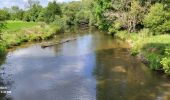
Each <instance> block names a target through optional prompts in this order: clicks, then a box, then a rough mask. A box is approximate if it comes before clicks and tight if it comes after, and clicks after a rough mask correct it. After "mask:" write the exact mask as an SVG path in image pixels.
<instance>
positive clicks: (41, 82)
mask: <svg viewBox="0 0 170 100" xmlns="http://www.w3.org/2000/svg"><path fill="white" fill-rule="evenodd" d="M77 33H79V34H76V35H75V36H76V37H77V40H75V41H71V42H68V43H65V44H62V45H56V46H54V47H49V48H46V49H42V48H41V47H40V45H39V44H33V45H29V46H25V47H21V48H17V49H16V50H14V51H11V52H9V53H8V55H7V56H6V58H4V59H2V60H1V62H0V63H1V64H2V65H1V71H0V73H1V74H0V85H1V87H2V86H6V87H8V90H10V91H11V92H12V93H10V94H0V97H1V99H0V100H6V99H7V100H170V79H169V78H168V77H166V76H163V75H160V74H158V73H155V72H152V71H151V70H149V69H148V68H147V67H145V66H144V65H143V64H142V63H140V61H138V60H137V59H135V58H134V57H131V56H130V55H129V53H128V46H127V44H126V43H124V42H122V41H120V40H118V39H113V38H112V37H110V36H107V35H104V34H103V33H101V32H98V31H78V32H77ZM70 35H71V34H68V35H64V36H63V35H61V36H57V37H56V38H55V39H54V40H52V41H56V40H58V39H61V38H63V37H67V36H70Z"/></svg>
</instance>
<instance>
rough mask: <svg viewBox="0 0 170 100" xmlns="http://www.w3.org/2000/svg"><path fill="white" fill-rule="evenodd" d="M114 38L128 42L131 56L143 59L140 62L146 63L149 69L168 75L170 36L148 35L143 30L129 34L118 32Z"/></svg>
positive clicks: (169, 70)
mask: <svg viewBox="0 0 170 100" xmlns="http://www.w3.org/2000/svg"><path fill="white" fill-rule="evenodd" d="M116 36H117V37H119V38H121V39H124V40H126V41H128V42H129V44H130V45H131V47H132V48H131V54H132V55H140V57H144V58H142V60H146V61H148V64H149V67H150V68H151V69H153V70H161V71H164V72H165V73H166V74H168V75H170V35H168V34H166V35H155V36H153V35H148V30H146V29H144V30H142V31H141V32H139V33H130V34H128V33H127V32H126V31H120V32H118V33H117V34H116Z"/></svg>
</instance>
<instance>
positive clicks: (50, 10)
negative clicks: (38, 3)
mask: <svg viewBox="0 0 170 100" xmlns="http://www.w3.org/2000/svg"><path fill="white" fill-rule="evenodd" d="M56 15H59V16H61V15H62V11H61V8H60V5H59V4H57V3H56V1H53V2H49V3H48V6H47V8H46V12H45V21H46V22H47V23H49V22H53V21H54V20H55V16H56Z"/></svg>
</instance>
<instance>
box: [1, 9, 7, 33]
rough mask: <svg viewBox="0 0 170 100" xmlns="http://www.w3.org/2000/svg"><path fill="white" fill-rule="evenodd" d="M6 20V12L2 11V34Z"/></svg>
mask: <svg viewBox="0 0 170 100" xmlns="http://www.w3.org/2000/svg"><path fill="white" fill-rule="evenodd" d="M5 20H6V12H5V11H4V10H0V32H1V31H2V29H3V28H5Z"/></svg>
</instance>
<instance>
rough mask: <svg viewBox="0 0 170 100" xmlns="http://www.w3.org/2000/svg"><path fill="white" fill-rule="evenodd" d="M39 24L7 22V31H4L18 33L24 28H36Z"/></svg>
mask: <svg viewBox="0 0 170 100" xmlns="http://www.w3.org/2000/svg"><path fill="white" fill-rule="evenodd" d="M38 24H39V23H37V22H24V21H7V24H6V29H5V30H4V31H6V30H8V31H17V30H20V29H24V28H30V27H34V26H36V25H38Z"/></svg>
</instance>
